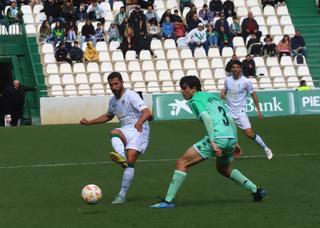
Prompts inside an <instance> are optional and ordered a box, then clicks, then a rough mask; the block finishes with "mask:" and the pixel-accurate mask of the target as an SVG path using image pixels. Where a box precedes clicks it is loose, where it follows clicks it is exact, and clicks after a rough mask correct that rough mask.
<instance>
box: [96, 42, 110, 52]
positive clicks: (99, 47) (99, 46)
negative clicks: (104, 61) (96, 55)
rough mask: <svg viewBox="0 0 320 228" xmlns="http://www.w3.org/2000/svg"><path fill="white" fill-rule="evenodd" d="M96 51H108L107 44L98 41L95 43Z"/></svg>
mask: <svg viewBox="0 0 320 228" xmlns="http://www.w3.org/2000/svg"><path fill="white" fill-rule="evenodd" d="M96 49H97V51H98V52H100V51H108V46H107V43H106V42H104V41H99V42H97V43H96Z"/></svg>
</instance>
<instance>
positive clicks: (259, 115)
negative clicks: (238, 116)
mask: <svg viewBox="0 0 320 228" xmlns="http://www.w3.org/2000/svg"><path fill="white" fill-rule="evenodd" d="M258 118H259V119H260V120H261V119H262V118H263V116H262V112H261V111H260V110H259V111H258Z"/></svg>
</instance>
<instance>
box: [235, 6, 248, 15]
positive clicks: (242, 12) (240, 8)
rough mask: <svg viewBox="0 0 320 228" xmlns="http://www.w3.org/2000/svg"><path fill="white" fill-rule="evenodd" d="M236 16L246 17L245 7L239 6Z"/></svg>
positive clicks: (246, 10)
mask: <svg viewBox="0 0 320 228" xmlns="http://www.w3.org/2000/svg"><path fill="white" fill-rule="evenodd" d="M237 16H238V17H246V16H248V9H247V7H245V6H240V7H238V8H237Z"/></svg>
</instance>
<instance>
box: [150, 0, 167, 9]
mask: <svg viewBox="0 0 320 228" xmlns="http://www.w3.org/2000/svg"><path fill="white" fill-rule="evenodd" d="M153 6H154V8H155V9H157V10H158V9H166V7H165V5H164V1H161V0H160V1H154V4H153Z"/></svg>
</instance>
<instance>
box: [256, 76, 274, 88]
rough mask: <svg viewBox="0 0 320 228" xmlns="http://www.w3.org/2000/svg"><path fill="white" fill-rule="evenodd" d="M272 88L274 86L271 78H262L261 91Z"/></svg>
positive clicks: (260, 81) (260, 82)
mask: <svg viewBox="0 0 320 228" xmlns="http://www.w3.org/2000/svg"><path fill="white" fill-rule="evenodd" d="M272 87H273V86H272V83H271V80H270V78H268V77H264V78H260V80H259V88H260V89H271V88H272Z"/></svg>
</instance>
